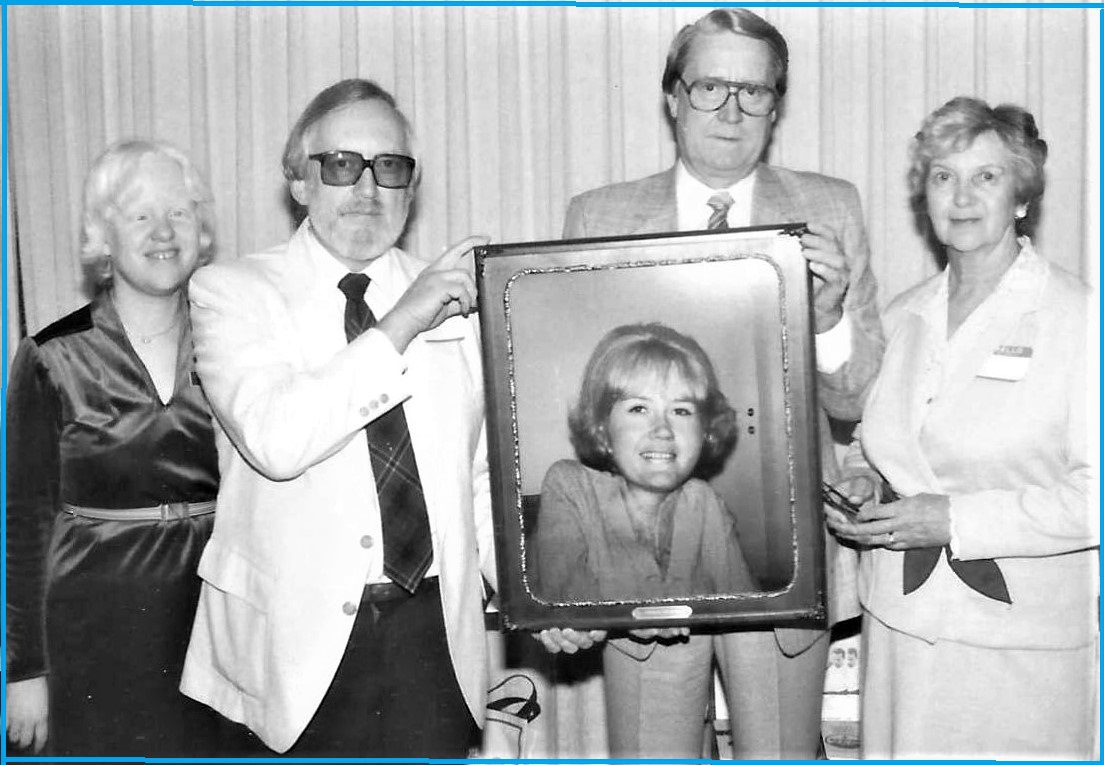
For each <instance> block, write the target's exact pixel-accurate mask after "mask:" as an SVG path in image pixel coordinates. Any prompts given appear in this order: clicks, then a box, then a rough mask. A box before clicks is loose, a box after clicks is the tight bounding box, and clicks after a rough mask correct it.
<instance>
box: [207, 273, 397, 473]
mask: <svg viewBox="0 0 1104 765" xmlns="http://www.w3.org/2000/svg"><path fill="white" fill-rule="evenodd" d="M229 265H230V267H219V266H217V265H216V266H208V267H206V268H202V269H200V270H199V271H198V272H196V275H195V276H194V277H192V281H191V284H190V286H189V299H190V301H191V304H192V313H191V317H192V326H193V337H194V340H195V349H196V369H197V371H198V372H199V375H200V378H201V379H202V380H203V390H204V393H205V394H206V395H207V398H208V400H209V401H210V403H211V407H212V408H213V409H214V411H215V414H216V416H217V418H218V420H219V423H220V424H221V425H222V427H223V428H224V429H225V430H226V432H227V435H229V437H230V439H231V440H232V441H233V442H234V445H235V446H236V447H237V449H238V450H239V451H240V452H241V453H242V455H243V456H244V457H245V459H246V460H248V461H249V463H250V464H251V465H252V466H253V467H254V469H256V470H257V471H258V472H259V473H261V474H262V475H264V476H265V477H267V478H269V479H271V480H289V479H291V478H295V477H296V476H298V475H300V474H301V473H303V472H304V471H305V470H306V469H307V468H309V467H311V466H312V465H316V464H318V463H319V462H322V461H323V460H325V459H326V458H328V457H330V456H332V455H333V454H335V453H336V452H338V451H339V450H341V449H342V448H343V447H344V446H345V445H346V444H347V443H348V442H349V440H350V439H351V438H352V437H353V436H354V435H355V434H356V433H357V432H358V431H359V430H360V429H361V428H362V427H364V425H366V424H367V423H368V422H370V421H372V420H373V419H375V418H376V417H378V416H380V415H381V414H383V413H384V412H386V411H388V410H389V409H390V408H392V407H394V406H395V405H397V404H399V403H401V402H402V401H404V400H405V399H406V398H408V397H409V395H410V392H409V388H408V386H407V383H406V382H405V380H404V378H403V373H404V372H405V369H406V365H405V362H404V361H403V359H402V357H401V356H400V355H399V354H398V353H397V352H396V351H395V348H394V346H392V345H391V342H390V341H389V340H388V339H387V337H386V336H385V335H384V334H383V333H382V332H379V331H378V330H374V329H372V330H368V331H367V332H365V333H364V334H363V335H361V336H360V337H358V338H357V339H356V340H354V341H353V342H352V343H349V344H348V345H347V346H345V347H343V348H342V349H341V350H340V351H338V352H337V353H335V354H334V355H333V356H332V357H330V358H329V359H328V360H327V361H326V363H324V364H321V365H319V366H315V367H308V366H307V365H306V364H305V363H304V362H303V360H302V358H301V349H300V348H299V344H298V342H297V340H296V339H295V338H294V337H292V335H293V332H294V328H293V327H291V326H290V325H289V322H288V319H287V316H286V315H287V306H286V304H285V303H284V300H283V298H282V296H281V295H280V294H279V291H278V290H277V289H276V288H275V286H273V285H272V284H270V283H268V282H265V281H263V278H262V277H260V276H259V275H258V274H253V273H248V272H243V271H241V270H239V269H236V268H233V266H235V265H237V264H229Z"/></svg>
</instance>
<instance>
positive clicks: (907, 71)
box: [0, 5, 1100, 757]
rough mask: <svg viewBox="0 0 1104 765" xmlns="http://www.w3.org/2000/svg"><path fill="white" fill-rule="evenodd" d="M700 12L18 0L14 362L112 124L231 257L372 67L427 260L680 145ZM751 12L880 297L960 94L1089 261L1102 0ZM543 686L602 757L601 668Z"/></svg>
mask: <svg viewBox="0 0 1104 765" xmlns="http://www.w3.org/2000/svg"><path fill="white" fill-rule="evenodd" d="M705 10H706V9H703V8H690V7H658V8H574V7H559V6H549V7H510V6H504V7H493V6H478V7H410V6H405V7H387V6H375V5H373V6H360V7H353V6H343V7H317V8H315V7H278V6H276V7H273V6H267V5H266V6H256V7H202V8H193V7H187V6H125V5H113V6H91V5H69V6H57V7H51V6H14V7H13V6H8V7H7V8H6V9H2V10H0V12H2V13H6V15H7V28H8V60H7V62H6V67H7V68H6V76H7V78H8V79H7V83H8V92H9V112H8V125H7V127H8V136H9V144H8V146H9V154H8V161H9V173H10V174H9V179H10V184H9V188H7V189H5V193H6V195H7V199H8V203H9V207H8V210H9V216H8V220H7V225H8V231H9V239H8V246H9V249H8V252H7V253H6V259H7V265H8V277H9V278H8V292H7V299H8V305H7V316H8V319H9V330H8V340H9V357H10V353H11V352H14V347H15V341H17V340H18V339H19V338H20V337H21V336H22V335H24V334H26V333H28V332H35V331H37V330H39V329H41V328H42V327H43V326H45V325H46V324H48V323H49V322H51V321H53V320H54V319H56V318H58V317H60V316H62V315H63V314H65V313H67V312H69V311H72V310H73V309H75V308H77V307H78V306H79V305H81V304H82V303H83V302H84V301H85V300H86V296H85V295H82V294H81V291H80V285H81V280H80V273H79V267H78V265H77V251H78V244H79V237H78V226H79V220H80V213H81V186H82V181H83V178H84V176H85V174H86V172H87V170H88V168H89V165H90V164H91V162H92V160H93V159H94V158H95V157H96V155H97V154H99V153H100V152H101V151H102V150H103V149H104V147H105V146H106V145H107V144H109V143H111V142H113V141H115V140H117V139H120V138H123V137H127V136H149V137H156V138H161V139H166V140H169V141H171V142H173V143H176V144H177V145H179V146H180V147H181V148H183V149H184V150H186V151H187V152H189V153H190V155H191V156H192V157H193V159H194V160H195V161H196V163H197V165H198V166H199V168H200V169H201V171H202V172H203V173H204V174H205V175H206V176H207V178H208V179H209V181H210V183H211V186H212V189H213V191H214V196H215V208H216V214H217V225H218V232H217V240H218V252H219V254H218V257H221V258H233V257H236V256H237V255H238V254H240V253H244V252H250V251H256V250H259V249H262V248H266V247H269V246H271V245H274V244H276V243H278V242H280V241H281V240H284V239H286V238H287V237H288V235H289V234H290V233H291V231H292V230H293V227H294V225H295V220H294V217H293V212H292V209H291V207H290V205H289V202H288V197H287V193H286V191H285V186H284V182H283V177H282V174H281V169H280V156H281V153H282V149H283V142H284V139H285V136H286V134H287V132H288V129H289V127H290V125H291V123H292V121H293V120H294V119H295V117H296V116H297V115H298V114H299V112H300V111H301V110H302V108H303V107H304V106H305V104H306V103H307V101H308V100H309V99H310V98H311V96H313V95H314V94H315V93H316V92H317V91H318V90H320V89H321V88H323V87H325V86H326V85H329V84H331V83H333V82H334V81H336V80H338V79H341V78H344V77H353V76H359V77H368V78H371V79H374V80H376V81H378V82H379V83H380V84H381V85H383V86H384V87H385V88H387V89H389V90H390V91H391V92H393V93H394V95H395V97H396V98H397V99H398V102H399V104H400V105H401V107H402V108H403V109H404V110H405V112H406V113H407V115H408V116H409V117H410V118H411V120H412V122H413V124H414V127H415V131H416V134H417V146H416V154H417V157H418V160H419V162H420V163H421V164H422V166H423V176H422V184H421V187H420V189H419V190H418V195H417V204H416V211H415V218H414V220H413V221H412V225H411V226H410V228H409V233H408V236H407V237H406V242H405V244H406V246H407V248H408V249H409V250H410V251H412V252H414V253H416V254H418V255H420V256H422V257H425V258H432V257H434V256H436V255H437V254H438V253H440V252H441V250H442V248H443V247H444V246H446V245H447V244H448V243H450V242H452V241H455V240H458V239H460V238H462V237H464V236H466V235H468V234H470V233H482V234H487V235H489V236H491V237H492V238H493V239H494V240H495V241H499V242H503V241H525V240H537V239H549V238H556V237H558V236H559V234H560V231H561V228H562V225H563V214H564V210H565V208H566V205H567V201H568V199H569V198H570V197H571V196H572V195H573V194H576V193H579V192H581V191H584V190H586V189H589V188H593V187H595V186H599V185H603V184H607V183H611V182H615V181H621V180H627V179H632V178H638V177H642V176H644V175H648V174H651V173H654V172H657V171H659V170H662V169H664V168H666V167H669V166H670V164H671V163H672V162H673V160H674V155H675V151H674V145H673V141H672V138H671V132H670V129H669V126H668V124H667V122H666V119H665V115H664V110H663V99H662V94H661V92H660V86H659V80H660V74H661V72H662V69H663V63H664V57H665V54H666V50H667V46H668V44H669V42H670V40H671V38H672V37H673V35H674V34H675V32H676V31H677V30H678V29H679V28H680V27H681V26H682V25H683V24H685V23H687V22H689V21H692V20H693V19H695V18H697V17H698V16H700V15H701V14H702V13H704V12H705ZM757 10H759V11H760V12H761V13H762V14H763V15H765V16H766V17H767V18H768V19H770V20H771V21H772V22H773V23H775V24H776V25H777V26H778V27H779V29H780V30H781V31H782V32H783V34H784V35H785V36H786V38H787V40H788V41H789V43H790V46H791V66H790V91H789V93H788V95H787V97H786V101H785V104H784V107H783V114H782V117H781V119H780V120H779V122H778V124H777V129H776V132H775V138H774V141H773V144H772V146H771V148H770V153H769V159H770V161H772V162H775V163H778V164H782V165H785V166H788V167H791V168H795V169H804V170H816V171H820V172H824V173H828V174H831V175H836V176H839V177H842V178H846V179H847V180H850V181H852V182H853V183H855V185H856V186H857V187H858V189H859V192H860V194H861V196H862V200H863V207H864V211H865V214H866V220H867V226H868V229H869V233H870V239H871V251H872V257H873V266H874V270H875V273H876V275H877V277H878V280H879V283H880V289H881V294H880V300H881V302H882V304H883V305H884V304H885V303H886V302H888V300H889V299H890V298H892V297H893V296H894V295H896V294H898V293H899V292H901V291H902V290H904V289H906V288H908V287H910V286H911V285H913V284H915V283H916V282H917V281H919V280H920V279H922V278H924V277H926V276H928V275H930V274H932V273H934V272H935V270H936V267H937V266H936V261H935V258H934V257H933V255H932V253H931V252H930V251H929V250H928V248H927V246H926V244H925V242H924V239H923V236H922V234H921V233H920V231H918V229H917V227H916V225H915V222H914V219H913V216H912V213H911V211H910V208H909V204H908V192H907V188H906V183H905V174H906V171H907V165H908V163H907V146H908V142H909V139H910V138H911V136H912V135H913V134H914V133H915V132H916V130H917V129H918V127H919V125H920V122H921V120H922V119H923V118H924V116H925V115H926V114H928V113H929V112H930V111H931V110H932V109H933V108H935V107H937V106H939V105H940V104H942V103H944V102H945V101H947V100H948V99H949V98H951V97H953V96H955V95H959V94H968V95H977V96H980V97H982V98H985V99H987V100H989V101H990V102H993V103H995V102H1001V101H1012V102H1015V103H1019V104H1021V105H1024V106H1026V107H1027V108H1028V109H1030V110H1031V111H1033V112H1034V114H1035V116H1036V118H1037V119H1038V121H1039V124H1040V127H1041V130H1042V133H1043V135H1044V137H1045V138H1046V139H1047V141H1048V142H1049V144H1050V148H1051V153H1050V160H1049V162H1048V163H1047V172H1048V191H1047V195H1046V197H1045V200H1044V203H1043V204H1044V210H1043V214H1042V223H1041V228H1040V231H1039V232H1038V235H1037V237H1036V240H1037V243H1038V245H1039V246H1040V248H1041V251H1042V252H1043V253H1044V254H1045V255H1046V256H1047V257H1049V258H1050V259H1052V260H1054V261H1055V262H1057V263H1059V264H1060V265H1062V266H1063V267H1065V268H1067V269H1069V270H1071V271H1073V272H1074V273H1077V274H1080V275H1081V276H1082V277H1083V278H1085V279H1086V280H1088V281H1089V282H1090V283H1095V282H1096V281H1097V278H1098V265H1097V256H1098V252H1099V248H1100V245H1099V241H1098V237H1099V228H1098V221H1097V209H1098V208H1097V198H1098V164H1099V145H1098V144H1099V121H1098V114H1099V98H1098V91H1099V87H1100V82H1099V71H1098V68H1099V54H1098V45H1099V26H1100V14H1099V12H1098V11H1091V10H1086V9H1062V8H1046V7H1034V8H1020V9H1004V8H985V9H952V8H840V7H833V8H783V7H766V8H757ZM523 644H524V645H523V646H522V647H523V648H525V647H527V648H528V650H529V652H530V653H536V654H540V653H541V652H540V651H539V650H538V648H537V647H536V644H535V643H534V642H533V641H531V640H528V639H524V640H523ZM492 660H493V661H494V662H495V663H496V666H497V664H498V663H499V662H501V660H502V652H501V651H500V650H497V649H496V650H495V651H492ZM532 661H533V662H534V665H541V664H542V662H543V663H547V662H548V661H549V660H548V659H547V657H542V656H540V655H538V656H537V657H536V658H534V659H532ZM499 671H502V670H501V668H499ZM542 682H543V681H542ZM542 687H543V686H542ZM547 691H548V689H545V690H542V693H545V692H547ZM542 703H543V704H544V706H545V709H546V713H545V714H546V717H548V718H550V719H549V721H548V722H547V723H546V726H547V727H546V729H545V733H544V735H546V736H547V737H548V740H547V746H546V749H547V751H546V752H542V754H547V755H549V756H554V755H556V754H559V755H560V756H590V757H602V756H606V751H607V750H606V744H605V733H604V727H603V720H604V714H603V706H602V694H601V686H600V684H598V683H596V680H595V678H591V679H589V680H587V681H586V682H579V683H576V684H574V685H572V686H568V685H566V684H563V685H560V686H557V687H556V690H555V691H554V692H550V693H549V695H546V696H544V701H543V702H542Z"/></svg>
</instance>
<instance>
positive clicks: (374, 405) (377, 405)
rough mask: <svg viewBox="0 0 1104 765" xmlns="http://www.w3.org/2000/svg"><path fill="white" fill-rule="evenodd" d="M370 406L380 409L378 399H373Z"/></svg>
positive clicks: (370, 407) (369, 403)
mask: <svg viewBox="0 0 1104 765" xmlns="http://www.w3.org/2000/svg"><path fill="white" fill-rule="evenodd" d="M368 408H369V409H379V402H378V401H376V400H375V399H372V400H371V401H369V402H368Z"/></svg>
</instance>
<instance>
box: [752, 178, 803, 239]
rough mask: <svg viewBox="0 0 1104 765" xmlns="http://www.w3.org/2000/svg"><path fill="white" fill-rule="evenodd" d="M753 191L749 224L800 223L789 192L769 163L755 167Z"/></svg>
mask: <svg viewBox="0 0 1104 765" xmlns="http://www.w3.org/2000/svg"><path fill="white" fill-rule="evenodd" d="M755 173H756V177H755V193H754V195H753V197H752V200H751V225H753V226H767V225H770V224H772V223H800V222H801V221H799V220H798V216H797V214H796V212H795V210H794V207H793V202H792V200H791V199H790V194H789V193H788V192H787V191H786V189H785V187H783V186H782V181H781V180H779V178H778V174H777V173H775V172H774V170H773V169H771V167H770V165H764V164H760V165H759V166H758V167H757V168H755Z"/></svg>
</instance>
